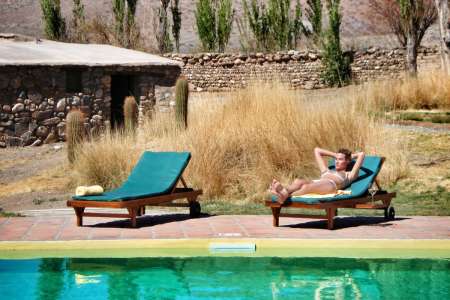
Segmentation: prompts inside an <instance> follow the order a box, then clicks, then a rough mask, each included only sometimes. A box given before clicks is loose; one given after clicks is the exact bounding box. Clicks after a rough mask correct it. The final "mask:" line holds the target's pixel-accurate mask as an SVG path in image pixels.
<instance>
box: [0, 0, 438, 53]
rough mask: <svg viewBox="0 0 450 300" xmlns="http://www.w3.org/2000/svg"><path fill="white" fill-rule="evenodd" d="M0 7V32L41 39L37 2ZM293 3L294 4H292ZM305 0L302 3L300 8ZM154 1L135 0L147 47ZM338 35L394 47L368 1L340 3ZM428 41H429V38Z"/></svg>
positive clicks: (190, 39) (190, 13)
mask: <svg viewBox="0 0 450 300" xmlns="http://www.w3.org/2000/svg"><path fill="white" fill-rule="evenodd" d="M1 2H2V4H1V5H0V32H13V33H21V34H26V35H32V36H40V37H42V36H43V26H42V21H41V10H40V4H39V2H40V1H39V0H2V1H1ZM196 2H197V1H196V0H180V4H181V11H182V13H183V15H182V29H181V44H182V49H181V51H183V52H193V51H195V50H197V49H198V48H199V43H198V39H197V35H196V31H195V17H194V10H195V3H196ZM292 2H294V1H292ZM305 2H306V0H302V3H303V7H304V6H305ZM61 3H62V8H63V15H64V16H65V17H66V19H67V20H70V18H71V9H72V0H61ZM83 3H84V5H85V11H86V14H87V17H88V19H92V18H96V17H101V18H103V19H106V18H111V17H112V4H111V3H112V0H95V1H88V0H84V1H83ZM158 5H159V1H158V0H139V2H138V8H137V14H138V16H137V17H138V22H139V24H140V28H141V30H142V32H143V38H144V39H145V40H146V44H147V45H148V46H149V48H151V45H152V44H154V35H153V32H154V25H153V20H154V18H153V15H154V10H155V9H156V7H158ZM341 6H342V13H343V23H342V33H343V37H344V42H346V43H347V45H349V46H356V47H360V46H371V45H375V46H376V45H377V44H378V45H383V46H386V45H388V46H389V45H391V46H395V43H396V41H395V38H393V37H389V36H384V34H385V33H387V31H388V30H387V28H386V26H384V25H383V24H382V22H380V20H378V18H377V15H376V14H375V13H374V11H373V9H372V8H371V5H370V0H342V1H341ZM234 7H235V10H236V16H237V18H240V17H241V16H242V11H243V10H242V0H234ZM234 27H235V28H234V31H233V34H232V38H231V41H230V49H231V50H235V49H239V33H238V31H237V29H236V26H234ZM431 39H432V38H431ZM428 40H430V38H428Z"/></svg>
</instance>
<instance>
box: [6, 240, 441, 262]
mask: <svg viewBox="0 0 450 300" xmlns="http://www.w3.org/2000/svg"><path fill="white" fill-rule="evenodd" d="M213 243H220V244H230V245H233V244H243V243H246V244H249V243H254V244H255V245H256V251H254V252H252V251H250V252H248V251H240V250H236V251H228V252H225V253H220V252H215V251H211V249H210V245H211V244H213ZM241 250H242V249H241ZM216 255H220V256H280V257H294V256H305V257H315V256H319V257H325V256H326V257H361V258H450V239H261V238H259V239H258V238H245V239H242V238H210V239H155V240H148V239H135V240H132V239H131V240H70V241H3V242H0V259H11V258H13V259H23V258H38V257H167V256H173V257H189V256H216Z"/></svg>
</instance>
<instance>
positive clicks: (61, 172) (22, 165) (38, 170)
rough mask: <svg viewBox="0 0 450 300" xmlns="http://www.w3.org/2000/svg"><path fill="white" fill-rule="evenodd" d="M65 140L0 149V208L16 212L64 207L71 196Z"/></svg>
mask: <svg viewBox="0 0 450 300" xmlns="http://www.w3.org/2000/svg"><path fill="white" fill-rule="evenodd" d="M67 171H68V164H67V162H66V151H65V145H64V143H56V144H51V145H43V146H41V147H24V148H7V149H0V208H1V209H2V210H3V211H8V212H17V211H20V210H28V209H44V208H61V207H65V201H66V200H67V199H69V196H70V195H71V191H70V189H69V186H70V177H69V176H66V174H67V173H68V172H67Z"/></svg>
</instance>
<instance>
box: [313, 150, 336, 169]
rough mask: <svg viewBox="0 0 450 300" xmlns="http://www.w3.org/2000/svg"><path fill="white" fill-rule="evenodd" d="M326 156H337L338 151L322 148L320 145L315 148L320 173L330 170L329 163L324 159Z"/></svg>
mask: <svg viewBox="0 0 450 300" xmlns="http://www.w3.org/2000/svg"><path fill="white" fill-rule="evenodd" d="M324 156H331V157H334V158H336V153H334V152H331V151H328V150H325V149H321V148H319V147H316V148H314V157H315V158H316V162H317V165H318V166H319V169H320V173H323V172H325V171H326V170H328V167H327V163H326V162H325V160H324V159H323V157H324Z"/></svg>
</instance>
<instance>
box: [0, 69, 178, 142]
mask: <svg viewBox="0 0 450 300" xmlns="http://www.w3.org/2000/svg"><path fill="white" fill-rule="evenodd" d="M72 69H73V68H72ZM66 71H67V68H64V67H55V66H34V67H30V66H14V67H13V66H3V67H0V147H6V146H27V145H40V144H42V143H50V142H55V141H64V140H65V120H66V116H67V113H68V112H69V111H70V110H72V109H79V110H81V111H82V112H83V113H84V115H85V123H84V125H85V128H86V132H87V133H91V134H94V133H96V132H98V131H99V130H100V129H102V128H104V127H108V126H110V124H109V122H110V116H111V101H112V99H111V75H114V74H126V75H132V76H134V82H135V84H134V93H135V94H136V96H137V97H136V98H137V99H136V100H137V101H138V103H139V112H140V119H142V116H143V115H144V114H145V112H146V111H148V110H151V109H152V107H153V106H154V104H155V102H156V101H155V85H157V84H159V85H173V84H174V82H173V81H174V80H173V79H167V78H176V77H177V76H178V74H179V72H180V70H179V68H178V67H176V68H173V69H172V68H169V67H159V66H156V67H155V66H144V67H127V68H123V67H103V68H91V67H86V68H83V69H82V70H81V82H82V90H81V91H80V92H77V93H67V92H66ZM170 72H176V73H175V75H173V73H172V76H168V73H170Z"/></svg>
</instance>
